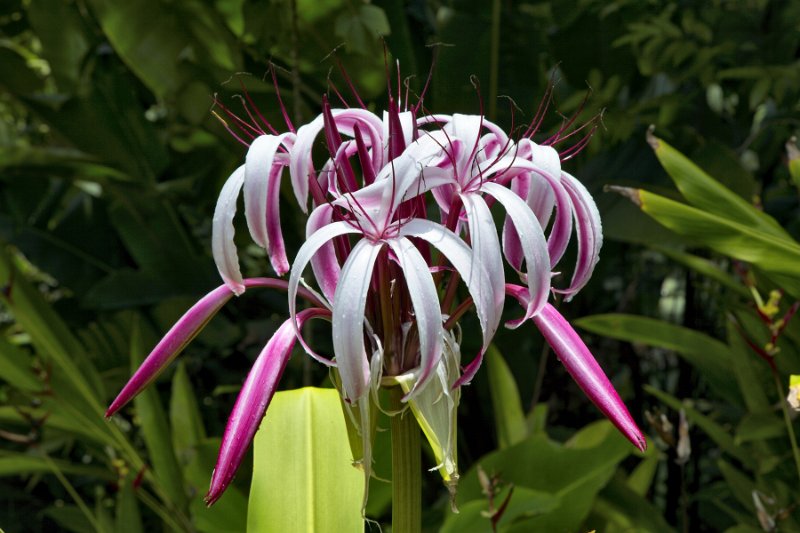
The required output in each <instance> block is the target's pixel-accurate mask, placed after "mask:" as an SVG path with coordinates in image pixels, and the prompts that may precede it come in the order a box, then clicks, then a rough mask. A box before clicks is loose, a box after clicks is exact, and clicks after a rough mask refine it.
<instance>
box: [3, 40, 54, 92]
mask: <svg viewBox="0 0 800 533" xmlns="http://www.w3.org/2000/svg"><path fill="white" fill-rule="evenodd" d="M43 85H44V82H43V81H42V79H41V78H40V77H39V76H37V75H36V74H35V73H34V72H33V71H32V70H31V69H30V68H28V64H27V61H25V58H24V57H22V56H21V55H20V54H18V53H17V52H16V51H15V50H12V49H10V48H7V47H6V46H5V45H3V44H0V86H2V87H3V88H5V89H6V90H7V91H9V92H11V93H14V94H31V93H34V92H36V91H38V90H40V89H41V88H42V86H43Z"/></svg>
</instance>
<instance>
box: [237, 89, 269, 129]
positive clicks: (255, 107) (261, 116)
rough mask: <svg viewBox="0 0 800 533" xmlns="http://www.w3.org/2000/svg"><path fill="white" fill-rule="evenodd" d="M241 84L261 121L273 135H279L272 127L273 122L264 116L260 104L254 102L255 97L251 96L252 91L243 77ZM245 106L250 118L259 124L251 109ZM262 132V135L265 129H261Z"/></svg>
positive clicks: (245, 95) (255, 123)
mask: <svg viewBox="0 0 800 533" xmlns="http://www.w3.org/2000/svg"><path fill="white" fill-rule="evenodd" d="M239 85H241V87H242V92H243V93H244V97H245V98H246V99H247V101H248V102H249V103H250V105H251V106H252V107H253V109H255V111H256V115H258V118H260V119H261V122H262V123H263V124H264V125H265V126H266V127H267V129H268V130H270V132H272V134H273V135H278V131H277V130H276V129H275V128H273V127H272V124H270V122H269V121H268V120H267V119H266V118H265V117H264V115H262V114H261V110H260V109H258V106H257V105H256V104H255V102H253V99H252V98H251V97H250V91H248V90H247V87H245V86H244V82H243V81H242V79H241V78H239ZM240 98H241V97H240ZM242 104H243V105H244V101H242ZM244 107H245V110H246V111H247V114H248V116H250V119H251V120H252V121H253V124H254V125H256V126H257V125H258V121H256V119H255V118H254V117H253V115H252V114H251V113H250V110H249V109H247V106H244ZM259 129H261V128H259ZM261 134H262V135H263V134H264V130H261Z"/></svg>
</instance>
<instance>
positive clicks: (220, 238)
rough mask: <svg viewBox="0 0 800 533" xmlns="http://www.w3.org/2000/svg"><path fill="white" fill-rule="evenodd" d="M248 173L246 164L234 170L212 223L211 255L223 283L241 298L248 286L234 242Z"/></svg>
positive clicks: (218, 202)
mask: <svg viewBox="0 0 800 533" xmlns="http://www.w3.org/2000/svg"><path fill="white" fill-rule="evenodd" d="M244 173H245V166H244V165H242V166H240V167H239V168H237V169H236V170H234V171H233V174H231V176H230V177H229V178H228V180H227V181H226V182H225V185H223V186H222V191H221V192H220V193H219V198H218V199H217V206H216V208H215V209H214V218H213V219H212V223H211V224H212V225H211V254H212V255H213V256H214V263H216V265H217V270H219V275H220V276H222V280H223V281H224V282H225V284H226V285H227V286H228V287H230V289H231V290H232V291H233V292H234V293H235V294H236V295H237V296H238V295H240V294H242V293H243V292H244V284H243V283H242V272H241V271H240V270H239V255H238V254H237V253H236V244H235V243H234V242H233V236H234V233H235V230H234V228H233V217H234V215H236V200H237V199H238V198H239V191H241V190H242V185H243V184H244Z"/></svg>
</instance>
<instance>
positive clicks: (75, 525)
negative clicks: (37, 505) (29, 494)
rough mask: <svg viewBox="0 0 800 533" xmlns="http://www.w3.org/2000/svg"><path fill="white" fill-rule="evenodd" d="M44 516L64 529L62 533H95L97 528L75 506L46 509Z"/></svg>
mask: <svg viewBox="0 0 800 533" xmlns="http://www.w3.org/2000/svg"><path fill="white" fill-rule="evenodd" d="M44 514H45V515H46V516H47V517H48V518H51V519H52V520H53V521H54V522H55V523H56V524H58V525H59V526H61V527H62V528H64V531H71V532H73V533H97V528H95V526H94V525H92V523H91V522H90V521H89V519H88V518H86V515H85V514H83V511H81V510H80V508H79V507H78V506H77V505H63V506H58V507H56V506H54V507H48V508H47V509H45V510H44Z"/></svg>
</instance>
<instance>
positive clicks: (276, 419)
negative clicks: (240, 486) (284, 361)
mask: <svg viewBox="0 0 800 533" xmlns="http://www.w3.org/2000/svg"><path fill="white" fill-rule="evenodd" d="M339 402H340V400H339V394H338V393H337V391H336V390H335V389H315V388H311V387H306V388H304V389H299V390H293V391H286V392H279V393H277V394H276V395H275V396H274V398H273V399H272V403H271V404H270V407H269V410H268V411H267V415H266V416H265V417H264V421H263V422H262V424H261V429H260V430H259V431H258V433H257V434H256V438H255V444H254V465H253V484H252V488H251V489H250V505H249V507H248V514H247V530H248V531H250V532H252V533H259V532H262V531H263V532H267V531H309V532H310V531H325V530H327V531H337V532H342V533H347V532H362V531H363V530H364V524H363V521H362V519H361V505H362V502H363V495H364V475H363V473H362V472H361V471H359V470H357V469H356V468H354V467H353V465H352V460H353V458H352V456H351V454H350V444H349V441H348V439H347V430H346V429H345V423H344V415H343V414H342V408H341V407H340V405H339Z"/></svg>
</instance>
